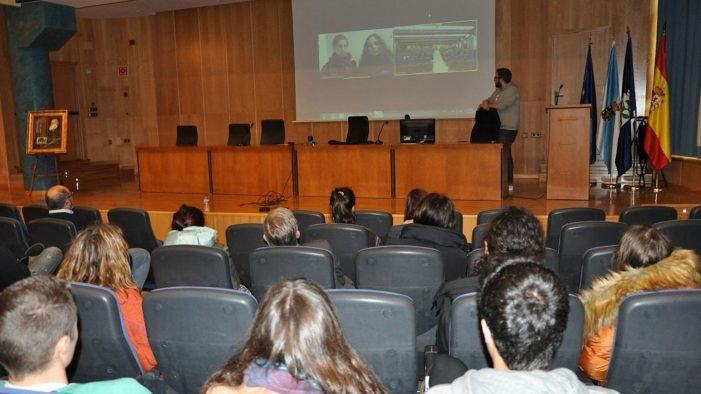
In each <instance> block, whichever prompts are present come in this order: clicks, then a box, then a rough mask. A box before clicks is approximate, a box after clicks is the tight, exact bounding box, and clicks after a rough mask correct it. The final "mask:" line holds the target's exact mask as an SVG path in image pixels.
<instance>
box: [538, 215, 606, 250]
mask: <svg viewBox="0 0 701 394" xmlns="http://www.w3.org/2000/svg"><path fill="white" fill-rule="evenodd" d="M595 220H606V212H604V211H602V210H601V209H598V208H588V207H575V208H561V209H554V210H552V211H550V213H549V214H548V227H547V235H546V241H545V246H546V247H548V248H551V249H555V250H557V251H558V252H559V249H558V247H559V245H560V233H561V231H562V227H563V226H564V225H566V224H568V223H574V222H586V221H595Z"/></svg>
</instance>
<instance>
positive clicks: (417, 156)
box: [393, 144, 507, 200]
mask: <svg viewBox="0 0 701 394" xmlns="http://www.w3.org/2000/svg"><path fill="white" fill-rule="evenodd" d="M393 148H394V152H395V153H394V171H395V187H396V195H397V197H401V196H406V194H407V193H408V192H409V191H410V190H411V189H414V188H421V189H424V190H426V191H428V192H434V191H435V192H440V193H445V194H447V195H448V196H449V197H450V198H452V199H455V200H501V199H502V196H505V195H506V194H507V189H506V188H507V184H506V175H507V173H506V170H507V166H506V156H505V153H504V152H503V149H502V145H501V144H435V145H429V144H418V145H394V146H393Z"/></svg>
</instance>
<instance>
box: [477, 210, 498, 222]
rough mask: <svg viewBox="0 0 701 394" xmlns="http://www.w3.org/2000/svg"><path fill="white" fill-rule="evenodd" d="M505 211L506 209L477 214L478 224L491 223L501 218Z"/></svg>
mask: <svg viewBox="0 0 701 394" xmlns="http://www.w3.org/2000/svg"><path fill="white" fill-rule="evenodd" d="M503 211H504V208H495V209H487V210H486V211H482V212H480V213H478V214H477V224H488V223H491V221H492V219H494V218H495V217H497V216H499V214H500V213H502V212H503Z"/></svg>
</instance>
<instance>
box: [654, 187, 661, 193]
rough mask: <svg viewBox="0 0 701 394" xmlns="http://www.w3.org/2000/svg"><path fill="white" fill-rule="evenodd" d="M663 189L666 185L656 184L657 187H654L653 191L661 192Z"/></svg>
mask: <svg viewBox="0 0 701 394" xmlns="http://www.w3.org/2000/svg"><path fill="white" fill-rule="evenodd" d="M663 190H664V187H660V186H655V187H653V188H652V191H653V192H654V193H659V192H661V191H663Z"/></svg>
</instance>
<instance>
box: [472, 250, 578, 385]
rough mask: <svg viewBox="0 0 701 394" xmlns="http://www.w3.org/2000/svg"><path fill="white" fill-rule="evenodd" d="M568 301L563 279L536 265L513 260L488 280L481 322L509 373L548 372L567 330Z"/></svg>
mask: <svg viewBox="0 0 701 394" xmlns="http://www.w3.org/2000/svg"><path fill="white" fill-rule="evenodd" d="M567 297H568V296H567V289H566V287H565V284H564V283H563V282H562V280H561V279H560V278H559V277H558V276H557V275H556V274H555V273H554V272H552V271H551V270H550V269H548V268H547V267H545V266H543V265H541V264H538V263H535V262H528V261H527V262H524V261H522V260H515V261H510V262H509V261H507V262H505V263H504V264H502V265H501V266H499V267H498V268H497V269H495V270H494V271H493V272H492V273H490V274H489V275H488V276H487V277H486V278H485V281H484V284H483V286H482V291H481V293H480V298H479V313H480V318H481V319H484V320H485V321H486V323H487V326H488V327H489V331H490V332H491V334H492V338H493V339H494V344H495V346H496V348H497V350H498V351H499V354H500V355H501V357H502V358H503V359H504V361H505V362H506V364H507V366H508V367H509V369H511V370H518V371H531V370H536V369H544V368H547V366H548V364H549V363H550V361H551V360H552V359H553V358H554V357H555V352H556V351H557V349H558V348H559V347H560V344H561V343H562V337H563V334H564V332H565V328H566V327H567V315H568V313H569V301H568V298H567Z"/></svg>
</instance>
